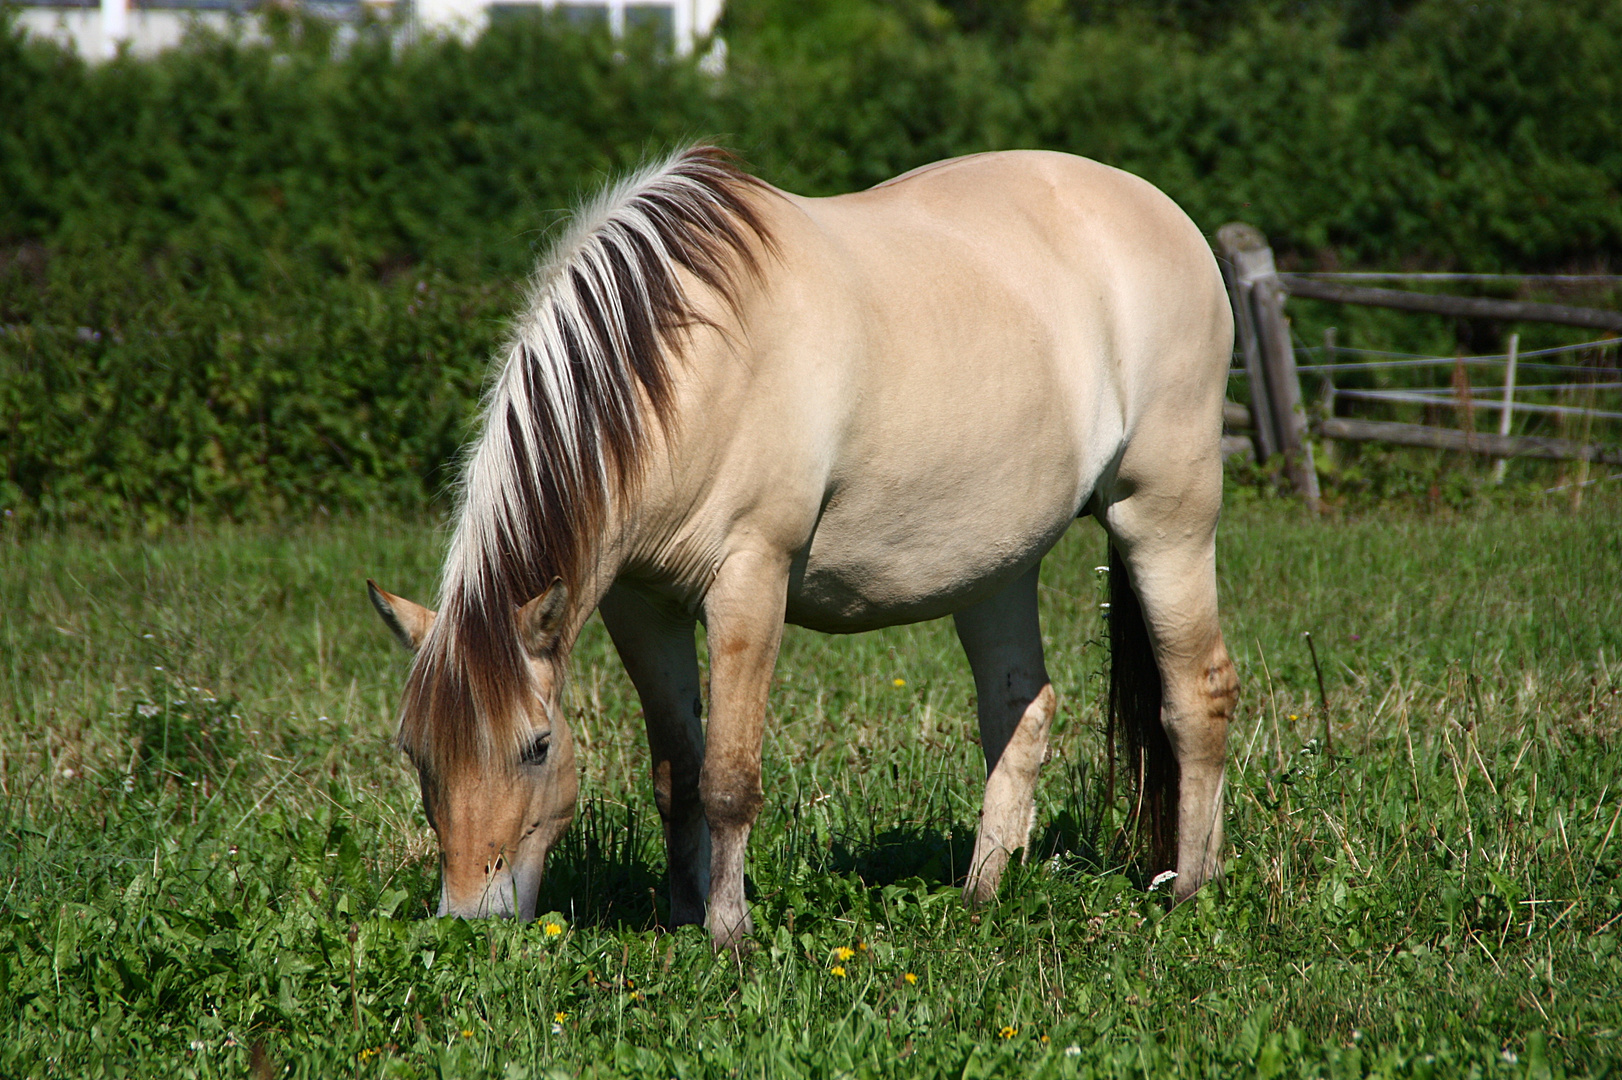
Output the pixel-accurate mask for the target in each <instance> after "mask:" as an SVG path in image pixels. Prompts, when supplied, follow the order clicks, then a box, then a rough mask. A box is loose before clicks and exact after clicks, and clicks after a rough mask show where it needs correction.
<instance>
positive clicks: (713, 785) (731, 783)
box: [698, 763, 765, 829]
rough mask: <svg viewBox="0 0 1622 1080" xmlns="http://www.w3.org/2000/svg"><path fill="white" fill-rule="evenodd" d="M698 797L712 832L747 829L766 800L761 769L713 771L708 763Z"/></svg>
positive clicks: (700, 781)
mask: <svg viewBox="0 0 1622 1080" xmlns="http://www.w3.org/2000/svg"><path fill="white" fill-rule="evenodd" d="M698 795H699V799H700V801H701V802H703V804H704V817H705V819H706V820H708V821H709V823H710V828H712V829H724V828H727V827H728V826H732V827H743V828H748V827H749V826H751V825H753V824H754V823H755V818H756V817H757V816H758V815H759V814H760V808H761V805H762V804H763V803H764V802H765V798H764V796H763V795H762V793H761V788H760V769H759V767H758V766H757V767H756V768H753V769H743V768H740V769H731V770H723V769H712V768H711V767H710V765H709V764H708V763H706V764H705V767H704V774H703V776H702V778H701V779H700V780H699V784H698Z"/></svg>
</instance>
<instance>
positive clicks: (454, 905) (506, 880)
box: [439, 856, 521, 919]
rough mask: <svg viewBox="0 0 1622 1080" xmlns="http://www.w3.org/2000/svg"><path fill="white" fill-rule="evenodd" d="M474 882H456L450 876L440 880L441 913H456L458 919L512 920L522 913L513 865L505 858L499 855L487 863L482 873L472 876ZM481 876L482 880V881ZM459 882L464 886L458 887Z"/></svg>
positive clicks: (442, 914) (453, 914)
mask: <svg viewBox="0 0 1622 1080" xmlns="http://www.w3.org/2000/svg"><path fill="white" fill-rule="evenodd" d="M470 876H472V877H473V878H474V880H472V881H467V882H464V883H457V882H453V881H452V880H451V877H450V875H446V877H445V878H444V879H443V880H442V881H441V883H440V888H439V914H440V916H441V917H444V916H446V915H451V916H455V917H456V918H458V919H510V918H512V917H513V916H514V915H515V914H517V913H518V912H519V909H520V906H521V905H520V904H519V902H518V898H517V887H518V882H517V881H516V880H515V879H514V877H513V872H512V866H511V865H510V864H509V863H508V862H507V860H506V859H504V858H502V857H500V856H497V857H496V858H495V860H493V861H492V862H490V863H487V864H486V865H485V867H484V873H483V874H482V875H480V874H475V875H470ZM480 878H482V879H483V880H479V879H480ZM459 884H460V886H461V887H458V885H459Z"/></svg>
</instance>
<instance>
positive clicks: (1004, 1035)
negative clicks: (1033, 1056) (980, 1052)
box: [997, 1027, 1019, 1039]
mask: <svg viewBox="0 0 1622 1080" xmlns="http://www.w3.org/2000/svg"><path fill="white" fill-rule="evenodd" d="M1018 1034H1019V1028H1017V1027H1005V1028H1003V1029H1002V1030H1001V1031H999V1032H997V1037H998V1038H1000V1039H1012V1038H1013V1037H1014V1036H1015V1035H1018Z"/></svg>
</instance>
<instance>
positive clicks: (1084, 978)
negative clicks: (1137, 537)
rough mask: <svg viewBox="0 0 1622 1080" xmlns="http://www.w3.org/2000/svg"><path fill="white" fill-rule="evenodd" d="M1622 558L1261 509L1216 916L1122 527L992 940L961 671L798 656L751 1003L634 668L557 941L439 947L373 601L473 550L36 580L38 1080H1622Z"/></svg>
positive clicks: (229, 539) (1243, 615) (233, 560)
mask: <svg viewBox="0 0 1622 1080" xmlns="http://www.w3.org/2000/svg"><path fill="white" fill-rule="evenodd" d="M1619 511H1622V503H1619V502H1618V501H1617V497H1616V496H1615V495H1597V496H1591V497H1590V498H1589V500H1588V501H1587V503H1586V504H1585V505H1584V507H1583V508H1582V510H1581V512H1579V513H1572V512H1570V510H1569V504H1568V503H1567V502H1565V501H1564V500H1561V501H1560V502H1558V503H1551V505H1549V506H1547V507H1543V508H1535V507H1534V508H1527V507H1521V508H1518V509H1514V510H1511V509H1510V508H1508V507H1507V506H1505V507H1487V508H1484V509H1482V510H1479V511H1478V512H1476V513H1473V514H1469V515H1459V514H1454V513H1450V512H1445V511H1444V512H1441V513H1437V514H1421V513H1417V512H1414V511H1400V512H1399V511H1382V512H1378V513H1371V514H1369V515H1367V516H1361V517H1352V518H1348V519H1345V520H1341V521H1338V522H1334V523H1329V522H1322V521H1314V520H1308V519H1306V518H1304V517H1302V516H1300V515H1299V513H1298V512H1297V511H1296V510H1295V509H1293V508H1292V507H1290V506H1288V505H1284V504H1269V503H1264V502H1239V503H1236V504H1235V506H1234V507H1233V508H1232V509H1231V510H1230V513H1229V515H1228V517H1227V519H1226V520H1225V523H1224V527H1223V546H1222V588H1223V605H1224V613H1225V625H1226V629H1227V634H1228V639H1229V645H1230V648H1231V650H1232V651H1233V653H1234V656H1235V659H1236V662H1237V663H1238V664H1239V666H1240V669H1241V674H1242V676H1243V678H1244V682H1245V692H1244V697H1243V700H1242V703H1241V707H1240V714H1239V717H1238V721H1237V723H1236V725H1235V730H1234V732H1233V736H1232V741H1231V765H1232V768H1231V772H1230V787H1229V799H1230V833H1231V837H1232V846H1231V851H1230V853H1229V860H1228V864H1227V874H1226V878H1225V880H1224V882H1223V884H1222V885H1221V886H1220V887H1219V888H1213V889H1209V890H1207V891H1206V892H1205V893H1203V894H1201V896H1200V897H1199V898H1198V899H1197V900H1196V901H1195V902H1194V903H1191V904H1187V905H1184V906H1182V907H1180V908H1177V909H1175V910H1171V909H1169V908H1168V905H1167V902H1166V899H1165V897H1164V896H1163V890H1155V891H1146V889H1145V885H1146V882H1144V881H1143V880H1142V878H1141V876H1140V875H1139V874H1138V872H1137V869H1136V867H1135V865H1134V864H1133V863H1132V862H1131V861H1130V857H1129V855H1130V852H1129V849H1128V848H1127V847H1126V846H1124V845H1123V844H1122V843H1121V842H1120V840H1119V837H1118V833H1117V830H1118V828H1119V826H1120V823H1121V821H1122V819H1123V817H1124V812H1125V809H1126V808H1125V805H1124V802H1117V803H1116V804H1114V805H1112V804H1110V802H1109V801H1108V799H1107V793H1106V789H1105V784H1104V780H1103V774H1104V771H1105V770H1104V761H1103V757H1102V741H1101V738H1100V736H1099V730H1100V715H1099V704H1100V697H1101V693H1100V691H1101V687H1102V683H1101V679H1102V673H1103V671H1104V668H1105V665H1106V660H1107V658H1106V656H1105V651H1104V648H1103V645H1102V643H1101V636H1102V635H1101V630H1102V624H1101V622H1100V619H1099V614H1098V601H1099V599H1100V597H1101V595H1102V593H1101V582H1100V581H1099V578H1098V576H1097V573H1096V571H1095V569H1094V567H1095V565H1096V564H1097V563H1098V562H1100V561H1102V560H1101V558H1100V556H1101V554H1102V550H1103V545H1102V539H1101V535H1100V534H1099V533H1098V531H1097V530H1096V528H1095V527H1094V526H1092V525H1090V524H1086V523H1083V524H1080V525H1078V526H1077V527H1076V528H1075V529H1074V530H1073V531H1072V534H1071V535H1070V536H1069V537H1067V538H1066V540H1065V541H1064V542H1063V543H1062V544H1061V546H1060V548H1059V550H1058V551H1056V552H1055V554H1054V555H1053V556H1052V557H1051V558H1050V560H1049V563H1048V565H1047V568H1046V573H1045V575H1044V583H1043V589H1042V603H1043V614H1044V620H1045V621H1044V625H1045V630H1046V636H1047V640H1048V642H1049V663H1050V667H1051V669H1052V671H1053V673H1054V677H1055V681H1056V683H1057V685H1058V686H1059V689H1060V691H1061V694H1062V700H1063V705H1062V712H1061V717H1060V720H1059V722H1058V723H1057V724H1056V730H1055V739H1054V748H1053V757H1052V760H1051V761H1050V762H1049V764H1048V766H1047V768H1046V771H1045V773H1044V778H1043V792H1042V797H1041V801H1040V807H1041V811H1040V817H1039V823H1038V828H1037V830H1036V833H1035V834H1034V837H1033V845H1032V847H1033V851H1032V852H1031V860H1030V862H1029V863H1028V864H1027V865H1026V866H1024V867H1022V868H1016V869H1015V870H1014V871H1013V872H1012V873H1011V875H1010V878H1009V880H1008V881H1007V882H1005V886H1004V890H1003V893H1002V895H1001V897H1000V900H999V902H998V904H997V905H995V906H994V907H992V908H990V909H988V910H985V911H983V912H981V913H979V914H971V913H970V912H968V911H967V910H965V909H964V908H963V907H962V905H961V903H960V901H959V899H958V896H957V893H956V891H955V888H954V885H955V884H956V882H957V881H958V880H960V879H961V877H962V875H963V872H964V867H965V862H966V856H967V853H968V848H969V845H970V843H971V841H972V835H973V829H974V825H975V816H976V812H977V808H978V807H977V803H978V797H979V789H980V779H981V777H982V776H983V766H982V765H981V763H980V759H979V750H978V748H977V747H976V746H975V745H974V743H973V735H974V729H973V721H972V717H973V702H972V693H973V688H972V682H971V680H970V678H969V676H968V672H967V668H966V665H965V664H964V663H963V661H962V659H961V656H960V654H959V652H958V649H957V646H956V642H955V641H954V640H953V637H952V634H951V631H950V628H949V627H948V626H947V625H945V624H941V623H932V624H925V625H921V626H916V627H907V628H900V629H896V630H891V631H886V632H883V633H878V634H871V635H864V636H861V637H855V638H843V639H836V638H828V637H823V636H820V635H816V634H812V633H809V632H804V631H791V632H790V633H789V634H788V635H787V637H786V640H785V645H784V650H783V656H782V660H781V663H780V665H779V677H778V681H777V684H776V687H775V689H774V692H773V698H772V714H773V715H772V721H771V724H770V727H769V735H768V738H767V742H766V808H765V810H764V812H763V814H762V818H761V821H760V824H759V826H758V827H757V829H756V831H755V835H754V839H753V844H752V848H751V862H750V891H751V897H752V900H753V903H754V905H755V912H756V921H757V924H758V925H759V927H760V930H759V933H758V935H757V937H758V941H759V948H758V949H757V950H756V951H755V952H754V953H753V954H752V955H750V956H747V957H745V958H743V959H741V960H738V959H734V958H731V957H730V956H721V957H717V956H714V955H713V954H712V953H711V951H710V949H709V946H708V943H707V939H706V938H705V937H704V935H703V934H702V933H700V932H698V931H695V930H684V931H682V932H680V933H677V934H667V933H663V932H660V931H659V929H658V927H659V926H660V925H661V923H662V921H663V919H664V918H665V917H666V915H667V911H666V907H665V900H664V897H663V895H662V893H663V890H664V885H663V881H662V875H663V852H662V849H661V845H660V842H659V829H658V824H657V819H656V818H655V817H653V815H652V812H651V808H650V807H651V800H650V798H649V795H650V791H649V788H650V784H649V782H648V780H647V757H646V751H645V749H644V747H643V746H642V744H641V737H640V727H641V724H640V719H639V716H638V708H637V704H636V701H635V697H634V695H633V694H632V693H631V690H630V687H629V684H628V682H627V680H626V678H625V676H624V674H623V672H622V671H621V669H620V668H619V666H618V662H617V661H616V660H615V659H614V658H613V656H612V651H611V649H610V647H609V646H608V644H607V640H606V635H605V634H604V633H603V631H602V630H601V627H600V626H598V625H596V624H595V623H593V624H592V625H591V626H590V627H588V629H587V632H586V634H585V637H584V638H583V640H582V642H581V645H580V648H579V649H578V651H577V653H576V657H575V663H574V672H573V678H572V684H571V704H570V708H571V710H572V716H573V723H574V724H575V726H576V729H577V732H578V733H579V739H580V744H581V751H582V759H583V765H582V768H583V771H584V777H583V791H584V792H585V795H586V802H585V804H584V805H583V807H582V813H581V816H580V818H579V820H577V822H576V825H575V828H574V829H573V830H572V831H571V833H570V834H569V836H568V838H567V839H566V841H565V843H564V844H563V846H562V848H561V850H559V851H558V852H556V853H555V854H554V855H553V857H552V861H551V864H550V866H549V871H548V878H547V882H546V884H545V885H544V887H543V896H542V909H543V910H548V911H550V912H551V914H550V915H548V916H547V917H546V918H543V919H542V920H540V922H538V923H536V924H532V925H528V926H514V925H508V924H489V923H480V924H474V923H461V922H451V921H441V920H437V919H433V918H429V917H427V912H428V909H429V907H430V906H431V905H432V903H433V901H434V899H435V892H436V889H437V885H436V878H435V870H434V847H433V842H432V835H431V833H429V832H428V830H427V828H426V825H425V824H424V823H423V821H422V818H421V812H420V810H419V809H418V807H417V805H416V793H415V784H414V778H413V777H412V776H410V775H409V773H408V770H407V769H406V768H404V767H403V765H402V763H401V762H400V761H399V760H398V759H397V758H396V757H395V755H394V754H393V753H392V752H391V751H390V750H389V749H388V737H389V734H390V728H391V717H392V709H393V706H394V702H395V699H396V694H397V692H398V687H399V685H400V682H401V679H402V676H403V669H404V664H405V659H404V656H403V654H401V653H399V652H397V651H396V650H395V649H394V648H393V646H392V645H391V644H390V643H389V639H388V635H387V633H386V632H385V631H384V630H383V629H382V628H381V627H380V626H378V625H375V616H373V615H372V613H371V612H370V611H369V609H368V608H367V605H366V604H365V602H364V599H363V596H362V584H361V583H362V581H363V579H364V577H366V576H368V575H370V576H373V577H376V578H378V579H379V580H380V581H382V582H383V583H384V584H385V585H387V586H388V587H389V588H391V589H393V590H395V591H398V592H402V593H405V594H407V595H413V596H417V597H419V598H424V599H426V598H428V596H429V592H430V589H431V583H432V580H433V575H434V569H435V564H436V561H437V553H438V538H437V537H436V534H435V533H434V530H433V529H432V527H430V526H429V525H427V524H420V523H405V522H400V521H397V520H393V519H388V518H378V519H372V520H346V519H339V520H336V521H334V520H320V519H318V520H316V521H313V522H309V523H302V524H299V525H296V526H289V527H287V528H284V529H281V530H265V529H252V530H250V529H241V528H232V527H225V526H218V527H209V528H202V529H197V530H192V531H176V532H172V533H169V534H166V535H164V536H163V537H162V538H161V539H160V540H155V541H138V540H100V539H86V538H83V537H75V536H51V537H44V536H36V537H34V538H30V539H25V540H20V539H11V540H7V541H5V542H4V544H5V546H4V547H3V548H0V550H3V551H4V557H3V559H0V568H3V569H0V725H3V726H0V897H3V899H0V1014H4V1015H7V1016H11V1017H14V1018H15V1019H14V1020H13V1022H12V1024H11V1026H10V1028H9V1030H8V1033H7V1036H6V1038H5V1039H3V1040H0V1074H3V1075H7V1076H11V1075H56V1074H71V1075H97V1074H98V1073H106V1074H108V1075H112V1074H129V1075H167V1076H182V1075H196V1076H214V1075H241V1074H242V1073H243V1072H244V1071H246V1070H249V1069H250V1068H252V1069H255V1070H257V1072H256V1075H282V1074H283V1071H284V1070H285V1072H286V1074H287V1075H295V1076H331V1075H334V1074H339V1073H341V1074H344V1075H385V1076H430V1075H457V1076H460V1075H469V1076H482V1075H489V1076H508V1077H522V1076H536V1077H538V1076H547V1075H554V1074H556V1075H564V1074H568V1075H577V1074H589V1075H603V1076H610V1075H613V1076H621V1075H623V1076H641V1075H647V1076H650V1077H651V1076H659V1077H670V1076H682V1077H686V1076H723V1075H724V1076H732V1075H740V1076H800V1075H806V1076H811V1075H815V1076H832V1075H836V1074H851V1075H857V1074H859V1075H873V1076H889V1075H908V1076H912V1075H936V1074H941V1073H946V1072H950V1073H951V1074H953V1075H960V1076H990V1075H1028V1074H1039V1075H1054V1076H1083V1075H1091V1076H1126V1075H1143V1074H1145V1073H1148V1074H1155V1075H1159V1074H1166V1075H1190V1076H1192V1075H1234V1076H1239V1075H1244V1076H1251V1075H1258V1076H1263V1077H1272V1076H1279V1075H1297V1074H1299V1075H1312V1076H1337V1077H1338V1076H1349V1075H1374V1074H1378V1075H1393V1076H1394V1075H1414V1076H1447V1075H1459V1076H1463V1075H1479V1076H1516V1077H1520V1076H1549V1075H1556V1074H1566V1075H1604V1074H1606V1073H1607V1072H1608V1071H1614V1069H1615V1064H1614V1063H1615V1061H1616V1060H1617V1056H1618V1055H1617V1049H1616V1048H1617V1042H1616V1040H1617V1033H1618V1030H1619V1029H1622V1009H1619V1007H1618V1006H1617V1004H1616V1002H1615V998H1614V988H1615V986H1616V985H1617V984H1618V979H1619V976H1622V956H1619V954H1618V953H1617V950H1616V942H1617V936H1618V927H1619V926H1622V837H1619V836H1618V835H1617V834H1618V833H1619V832H1622V821H1619V818H1622V814H1619V809H1622V802H1619V801H1618V794H1619V793H1618V791H1617V790H1616V787H1617V785H1616V778H1617V777H1618V776H1619V775H1622V755H1619V753H1618V749H1617V745H1616V734H1617V730H1618V721H1619V719H1622V590H1619V589H1618V588H1617V582H1618V581H1619V580H1622V537H1619V533H1618V530H1617V528H1616V523H1617V521H1618V517H1619ZM1304 631H1310V632H1311V633H1312V635H1313V640H1314V644H1315V646H1316V648H1317V651H1318V657H1319V660H1320V666H1321V668H1322V674H1323V678H1324V684H1325V688H1326V691H1327V693H1326V697H1327V710H1325V708H1324V705H1323V703H1322V702H1321V701H1320V698H1319V690H1318V681H1317V676H1316V674H1315V672H1314V669H1313V664H1312V659H1311V656H1310V654H1309V653H1308V651H1307V649H1306V646H1305V643H1304V641H1303V639H1302V636H1301V635H1302V633H1303V632H1304ZM1326 731H1327V736H1326ZM1331 741H1332V750H1331ZM549 927H550V928H551V929H549ZM841 949H848V950H850V952H849V954H848V955H846V954H844V953H841V952H840V951H839V950H841ZM836 967H838V968H840V969H841V970H842V971H843V975H838V974H835V973H834V968H836ZM909 975H910V976H912V978H911V979H909V978H908V976H909Z"/></svg>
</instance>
